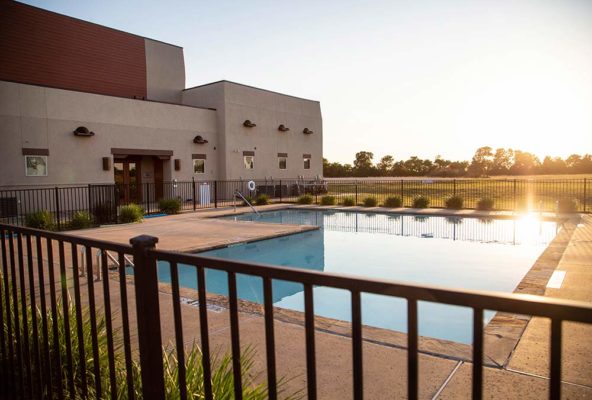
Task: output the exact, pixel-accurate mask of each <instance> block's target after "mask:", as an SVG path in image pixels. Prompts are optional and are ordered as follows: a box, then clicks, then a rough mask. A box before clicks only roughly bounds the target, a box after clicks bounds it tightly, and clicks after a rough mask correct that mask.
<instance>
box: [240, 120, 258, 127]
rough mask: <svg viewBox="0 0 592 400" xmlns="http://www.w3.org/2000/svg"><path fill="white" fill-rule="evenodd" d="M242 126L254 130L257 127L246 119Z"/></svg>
mask: <svg viewBox="0 0 592 400" xmlns="http://www.w3.org/2000/svg"><path fill="white" fill-rule="evenodd" d="M243 126H245V127H247V128H254V127H256V126H257V124H255V123H253V122H251V120H249V119H246V120H245V122H243Z"/></svg>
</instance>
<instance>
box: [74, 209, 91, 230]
mask: <svg viewBox="0 0 592 400" xmlns="http://www.w3.org/2000/svg"><path fill="white" fill-rule="evenodd" d="M92 225H93V220H92V216H91V215H90V214H89V213H88V212H87V211H76V212H75V213H74V215H73V216H72V219H71V220H70V223H69V224H68V228H70V229H88V228H90V227H91V226H92Z"/></svg>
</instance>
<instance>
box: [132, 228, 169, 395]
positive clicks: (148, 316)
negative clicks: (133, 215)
mask: <svg viewBox="0 0 592 400" xmlns="http://www.w3.org/2000/svg"><path fill="white" fill-rule="evenodd" d="M156 243H158V238H156V237H154V236H148V235H140V236H136V237H134V238H131V239H130V244H131V245H132V246H133V255H134V281H135V288H136V315H137V317H138V345H139V350H140V367H141V377H142V392H143V395H144V398H145V399H164V376H163V362H162V339H161V336H160V335H161V332H160V310H159V306H158V275H157V271H156V269H157V267H156V259H155V258H154V256H153V255H151V254H150V253H149V252H150V250H154V249H155V248H156Z"/></svg>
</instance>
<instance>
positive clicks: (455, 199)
mask: <svg viewBox="0 0 592 400" xmlns="http://www.w3.org/2000/svg"><path fill="white" fill-rule="evenodd" d="M446 208H448V209H449V210H460V209H461V208H463V198H462V197H460V196H452V197H449V198H447V199H446Z"/></svg>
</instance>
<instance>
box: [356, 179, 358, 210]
mask: <svg viewBox="0 0 592 400" xmlns="http://www.w3.org/2000/svg"><path fill="white" fill-rule="evenodd" d="M357 205H358V181H356V206H357Z"/></svg>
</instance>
